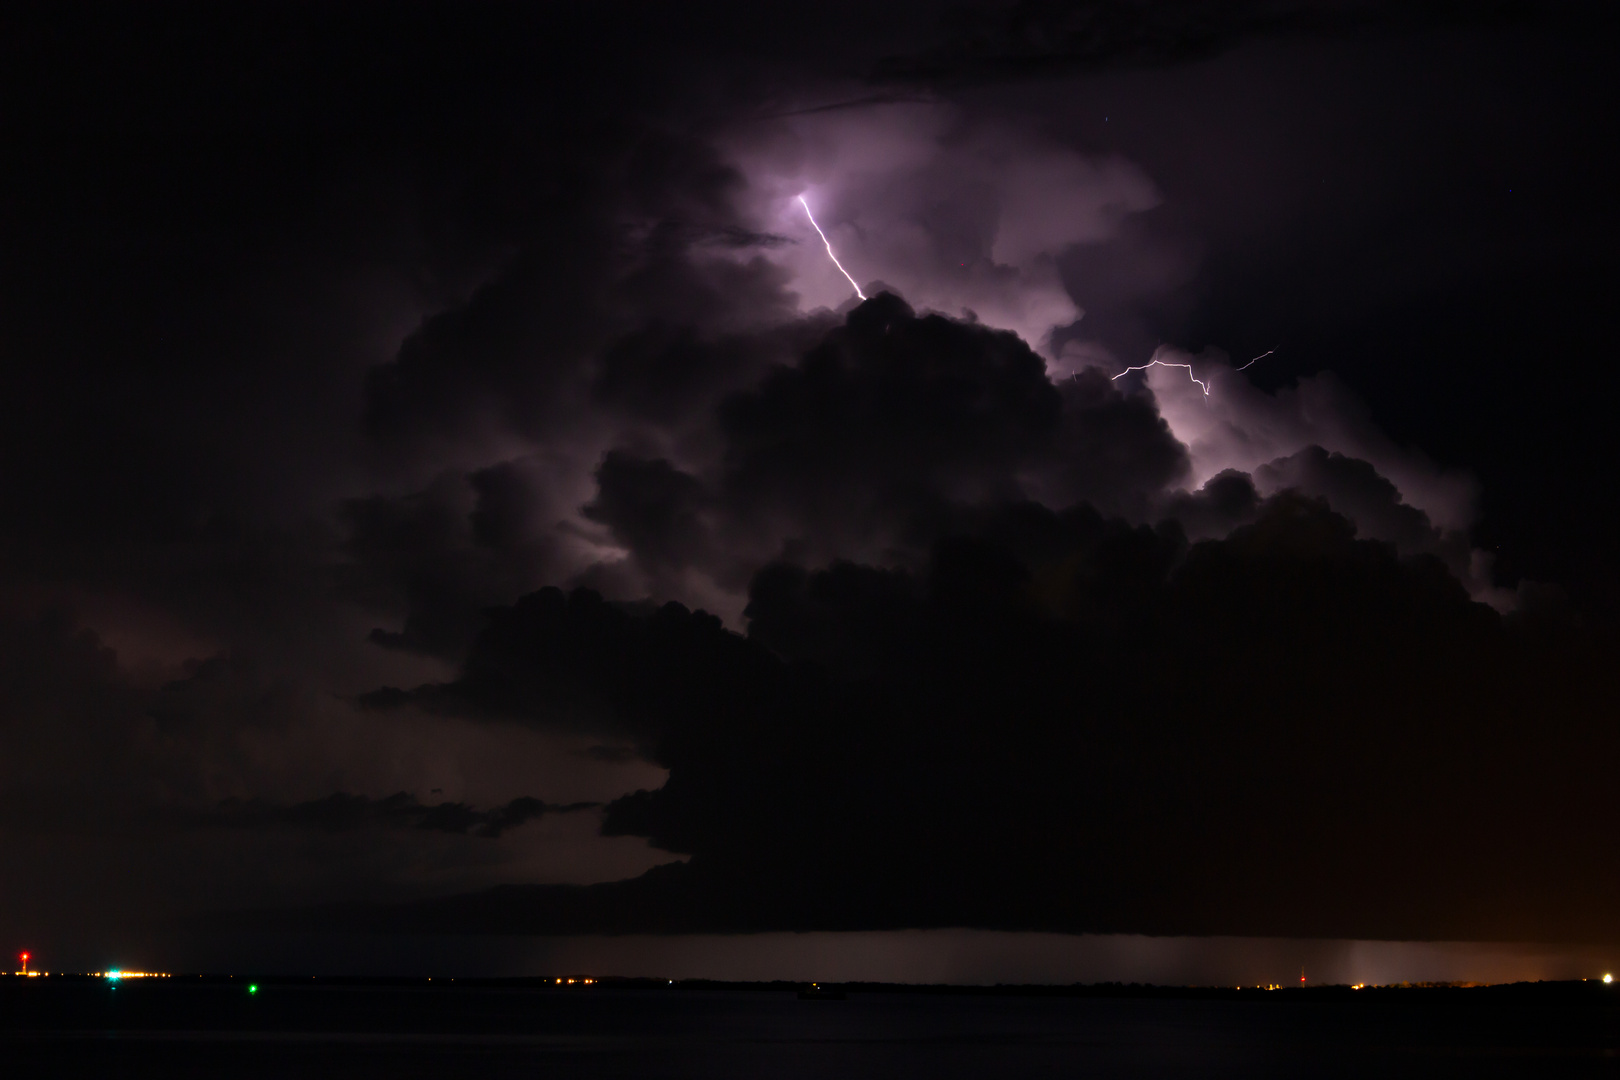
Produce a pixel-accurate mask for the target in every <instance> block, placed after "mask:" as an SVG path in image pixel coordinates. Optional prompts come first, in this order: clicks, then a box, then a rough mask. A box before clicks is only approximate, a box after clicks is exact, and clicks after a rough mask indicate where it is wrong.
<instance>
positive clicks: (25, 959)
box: [22, 953, 28, 964]
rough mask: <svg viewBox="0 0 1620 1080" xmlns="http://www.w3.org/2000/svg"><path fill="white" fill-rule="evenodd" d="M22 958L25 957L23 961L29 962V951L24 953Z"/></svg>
mask: <svg viewBox="0 0 1620 1080" xmlns="http://www.w3.org/2000/svg"><path fill="white" fill-rule="evenodd" d="M22 958H23V963H25V964H26V963H28V954H27V953H23V954H22Z"/></svg>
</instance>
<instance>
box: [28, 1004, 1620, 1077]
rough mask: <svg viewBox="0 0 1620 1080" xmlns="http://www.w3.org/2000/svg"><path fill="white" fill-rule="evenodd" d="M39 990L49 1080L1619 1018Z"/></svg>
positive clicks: (1455, 1064) (1043, 1047)
mask: <svg viewBox="0 0 1620 1080" xmlns="http://www.w3.org/2000/svg"><path fill="white" fill-rule="evenodd" d="M36 985H37V984H32V983H31V984H30V985H28V986H26V987H6V988H4V989H3V990H0V1006H3V1008H0V1032H3V1039H4V1042H5V1046H6V1049H5V1054H6V1058H7V1062H8V1065H10V1066H14V1067H15V1066H21V1067H23V1068H26V1069H36V1070H39V1071H40V1072H41V1073H44V1072H46V1071H48V1072H49V1073H50V1074H51V1075H88V1074H90V1072H91V1071H92V1070H103V1071H118V1072H121V1073H123V1074H125V1075H136V1076H141V1075H164V1076H181V1077H190V1076H197V1077H201V1076H210V1077H221V1076H228V1077H233V1078H235V1077H270V1076H372V1075H376V1076H385V1075H386V1076H395V1077H418V1076H420V1077H427V1076H435V1077H449V1076H468V1077H480V1078H485V1077H507V1076H512V1077H516V1076H525V1077H534V1076H537V1075H541V1074H542V1073H547V1072H550V1073H554V1074H555V1075H560V1076H568V1077H716V1078H727V1077H739V1078H741V1077H748V1078H755V1077H770V1078H789V1080H791V1078H795V1077H806V1078H809V1077H817V1078H820V1077H829V1076H836V1077H844V1078H862V1077H880V1076H881V1077H897V1076H928V1077H944V1078H951V1077H969V1076H971V1077H976V1078H982V1077H986V1076H994V1077H1058V1076H1063V1077H1071V1076H1077V1075H1083V1076H1096V1077H1127V1076H1128V1077H1147V1078H1156V1077H1184V1076H1185V1077H1194V1076H1197V1077H1209V1076H1245V1077H1255V1076H1366V1075H1378V1076H1413V1077H1416V1076H1424V1077H1433V1076H1463V1075H1467V1076H1470V1077H1481V1076H1486V1077H1490V1076H1532V1075H1533V1076H1546V1077H1563V1076H1570V1077H1584V1076H1598V1075H1604V1076H1611V1075H1614V1072H1615V1070H1616V1068H1617V1067H1620V1056H1617V1054H1616V1047H1617V1045H1620V1024H1617V1019H1620V1008H1616V1007H1614V1006H1613V1005H1612V1004H1606V1003H1604V1002H1603V1001H1602V1000H1600V999H1594V1000H1590V1001H1589V1000H1585V999H1582V1000H1560V1001H1556V1002H1541V1003H1535V1002H1529V1003H1527V1002H1522V1001H1519V1002H1511V1001H1500V1002H1491V1001H1487V1000H1485V999H1484V998H1458V997H1457V996H1456V994H1455V993H1453V994H1452V995H1450V996H1449V997H1447V996H1445V995H1427V996H1424V995H1421V994H1419V995H1413V994H1411V993H1408V994H1407V995H1405V996H1404V997H1403V998H1400V999H1397V998H1395V997H1393V996H1391V997H1389V999H1388V1000H1382V1001H1373V1000H1371V999H1357V1000H1355V1001H1349V1002H1346V1001H1327V1000H1316V1001H1313V1000H1309V999H1303V998H1302V999H1299V1000H1282V999H1280V998H1273V999H1270V1000H1259V1001H1215V1000H1176V999H1149V1000H1142V999H1110V998H1031V997H994V996H977V995H976V996H950V997H944V996H929V995H922V994H893V993H887V994H862V993H852V994H851V995H850V996H849V998H848V1000H845V1001H819V1000H811V1001H805V1000H800V999H799V998H798V997H797V995H795V994H793V993H790V992H763V991H749V992H718V991H710V992H690V991H682V990H680V989H678V988H677V989H671V990H668V991H616V990H601V989H599V988H594V987H593V988H592V989H591V990H589V991H583V992H569V991H566V990H562V991H558V990H549V991H548V990H536V989H516V988H446V989H437V988H425V987H422V986H420V985H418V986H410V987H344V986H332V985H329V984H316V985H310V986H298V985H289V984H286V983H267V984H264V985H261V986H260V990H259V993H257V994H255V995H251V996H250V995H248V994H246V993H245V992H244V989H243V987H240V986H233V985H198V986H175V985H173V984H172V983H171V984H168V985H164V986H162V987H144V986H143V987H137V986H133V985H130V986H124V987H121V988H119V989H118V990H116V991H115V990H112V989H110V988H108V987H106V986H103V985H95V984H80V985H58V986H53V987H51V988H50V990H49V992H48V993H45V992H36V989H35V987H36ZM1594 989H1595V987H1594ZM1469 993H1471V992H1469ZM16 1075H23V1074H22V1073H17V1074H16Z"/></svg>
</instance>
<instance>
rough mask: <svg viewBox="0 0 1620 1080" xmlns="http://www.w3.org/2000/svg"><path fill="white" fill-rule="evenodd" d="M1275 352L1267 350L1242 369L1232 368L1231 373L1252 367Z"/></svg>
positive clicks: (1274, 350)
mask: <svg viewBox="0 0 1620 1080" xmlns="http://www.w3.org/2000/svg"><path fill="white" fill-rule="evenodd" d="M1276 351H1277V350H1276V349H1267V350H1266V351H1265V352H1263V353H1261V354H1260V355H1259V356H1257V357H1255V358H1254V359H1253V360H1250V361H1249V362H1248V363H1247V364H1244V365H1243V367H1240V368H1233V369H1232V370H1233V371H1242V370H1244V369H1245V368H1251V367H1254V365H1255V364H1257V363H1259V362H1260V361H1261V360H1264V359H1265V358H1266V357H1268V356H1270V355H1271V354H1272V353H1274V352H1276ZM1205 393H1208V391H1205Z"/></svg>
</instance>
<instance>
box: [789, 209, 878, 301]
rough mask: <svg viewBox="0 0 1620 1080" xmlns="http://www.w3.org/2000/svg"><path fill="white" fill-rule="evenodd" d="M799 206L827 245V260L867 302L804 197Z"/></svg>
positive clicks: (857, 294)
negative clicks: (834, 251)
mask: <svg viewBox="0 0 1620 1080" xmlns="http://www.w3.org/2000/svg"><path fill="white" fill-rule="evenodd" d="M799 205H800V206H802V207H804V216H805V217H807V218H809V219H810V227H811V228H812V229H815V230H816V235H817V236H819V237H821V242H822V243H823V244H826V245H827V258H829V259H831V260H832V261H833V265H834V266H836V267H838V272H839V273H840V274H843V275H844V277H846V278H848V279H849V283H850V284H851V285H854V286H855V295H856V296H858V297H860V298H861V299H862V300H865V299H866V294H865V293H863V292H861V287H860V286H859V285H855V279H854V278H852V277H850V276H849V271H848V270H845V269H844V264H843V263H841V262H839V261H838V256H836V255H834V254H833V249H832V241H831V240H828V239H827V234H826V233H824V232H822V231H821V226H820V225H817V224H816V215H814V214H812V213H811V212H810V204H809V203H807V202H805V201H804V196H803V195H800V196H799Z"/></svg>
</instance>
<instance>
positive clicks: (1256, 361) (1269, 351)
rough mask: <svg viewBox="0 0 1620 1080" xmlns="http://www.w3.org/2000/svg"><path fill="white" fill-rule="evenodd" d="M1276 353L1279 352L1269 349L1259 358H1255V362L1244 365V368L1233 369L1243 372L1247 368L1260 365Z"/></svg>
mask: <svg viewBox="0 0 1620 1080" xmlns="http://www.w3.org/2000/svg"><path fill="white" fill-rule="evenodd" d="M1276 351H1277V350H1276V349H1267V350H1266V351H1265V352H1263V353H1261V354H1260V355H1259V356H1257V357H1255V358H1254V359H1253V360H1250V361H1249V362H1248V363H1247V364H1244V365H1243V367H1240V368H1233V369H1232V370H1233V371H1243V370H1244V369H1245V368H1251V367H1254V365H1255V364H1257V363H1259V362H1260V361H1261V360H1264V359H1265V358H1266V357H1268V356H1270V355H1271V354H1272V353H1274V352H1276Z"/></svg>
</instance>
